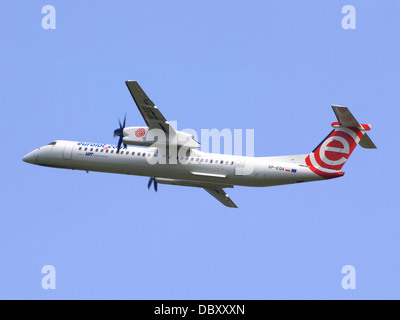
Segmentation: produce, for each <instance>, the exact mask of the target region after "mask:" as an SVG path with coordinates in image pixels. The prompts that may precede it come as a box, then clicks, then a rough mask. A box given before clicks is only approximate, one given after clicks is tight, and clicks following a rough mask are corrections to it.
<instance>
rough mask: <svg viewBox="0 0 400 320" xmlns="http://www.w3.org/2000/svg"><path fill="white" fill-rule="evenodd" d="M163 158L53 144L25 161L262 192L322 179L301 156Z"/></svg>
mask: <svg viewBox="0 0 400 320" xmlns="http://www.w3.org/2000/svg"><path fill="white" fill-rule="evenodd" d="M167 157H168V156H166V155H165V154H162V153H161V152H160V151H158V152H157V149H155V148H143V147H131V146H128V148H125V149H121V151H120V153H119V154H118V153H117V152H116V147H115V146H113V145H108V144H96V143H83V142H74V141H56V142H55V143H53V144H50V145H47V146H44V147H41V148H39V149H37V150H35V151H32V152H31V153H29V154H28V155H26V156H25V157H24V159H23V160H24V161H26V162H29V163H32V164H37V165H41V166H47V167H55V168H64V169H73V170H84V171H88V172H89V171H97V172H108V173H119V174H128V175H138V176H148V177H157V178H166V179H179V180H190V181H203V182H211V183H216V184H227V185H238V186H253V187H266V186H275V185H284V184H292V183H298V182H307V181H316V180H323V178H321V177H320V176H318V175H317V174H315V173H313V172H312V171H311V170H310V169H309V167H308V166H307V165H305V163H304V158H305V155H299V156H287V157H242V156H233V155H222V154H213V153H204V152H201V151H198V150H192V151H191V153H190V156H186V155H185V156H178V158H177V155H176V154H175V155H174V156H169V160H168V162H169V164H166V162H167V160H166V159H167ZM171 158H172V159H171ZM172 160H173V161H172ZM157 161H158V162H157ZM171 163H172V164H171Z"/></svg>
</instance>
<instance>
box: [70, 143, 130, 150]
mask: <svg viewBox="0 0 400 320" xmlns="http://www.w3.org/2000/svg"><path fill="white" fill-rule="evenodd" d="M78 146H82V147H93V148H108V149H117V146H116V145H112V144H105V143H90V142H78ZM121 149H125V148H124V146H123V145H122V146H121Z"/></svg>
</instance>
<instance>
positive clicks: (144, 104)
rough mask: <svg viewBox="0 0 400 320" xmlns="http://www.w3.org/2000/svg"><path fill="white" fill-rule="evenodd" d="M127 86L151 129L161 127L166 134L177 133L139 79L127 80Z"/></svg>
mask: <svg viewBox="0 0 400 320" xmlns="http://www.w3.org/2000/svg"><path fill="white" fill-rule="evenodd" d="M125 83H126V86H127V87H128V89H129V92H130V93H131V95H132V98H133V100H135V103H136V105H137V107H138V109H139V111H140V114H141V115H142V117H143V119H144V121H145V122H146V124H147V126H148V127H149V129H161V130H162V131H164V132H165V133H166V134H171V133H175V130H174V129H173V128H172V127H171V126H170V125H169V123H168V121H167V120H166V119H165V118H164V116H163V115H162V113H161V112H160V110H158V108H157V107H156V106H155V104H154V103H153V101H151V100H150V99H149V97H148V96H147V95H146V93H145V92H144V91H143V89H142V88H141V87H140V86H139V83H137V81H126V82H125Z"/></svg>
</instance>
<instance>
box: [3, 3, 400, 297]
mask: <svg viewBox="0 0 400 320" xmlns="http://www.w3.org/2000/svg"><path fill="white" fill-rule="evenodd" d="M47 4H51V5H53V6H54V7H55V8H56V10H57V29H56V30H43V29H42V27H41V20H42V17H43V16H44V15H43V14H42V13H41V9H42V7H43V6H44V5H47ZM347 4H352V5H354V6H355V8H356V10H357V11H356V12H357V29H356V30H344V29H342V26H341V20H342V17H343V15H342V13H341V10H342V7H343V6H344V5H347ZM1 9H2V10H0V26H1V32H0V41H1V51H0V64H1V76H0V94H1V101H2V114H3V116H2V117H1V118H0V122H1V126H0V128H1V133H2V138H3V150H2V151H3V152H2V160H1V163H2V168H3V169H2V179H1V181H2V182H1V193H0V196H1V203H2V208H1V214H0V257H1V258H0V298H2V299H14V298H22V299H32V298H33V299H72V298H73V299H89V298H93V299H96V298H98V299H274V298H275V299H279V298H284V299H296V298H301V299H312V298H316V299H371V298H378V299H383V298H389V299H394V298H397V299H398V298H399V297H400V295H399V290H400V289H399V288H400V274H399V272H398V270H400V259H399V255H398V253H399V240H400V236H399V231H398V230H399V225H400V217H399V210H398V207H399V196H398V182H397V181H396V180H397V178H396V177H397V171H398V169H397V164H396V162H395V163H393V164H392V161H393V160H394V161H396V159H397V158H398V156H399V152H398V150H397V143H398V141H397V135H398V133H397V124H398V118H399V117H400V111H399V110H400V109H399V107H398V103H399V97H398V92H399V90H398V88H399V71H400V68H399V67H400V65H399V60H398V57H399V53H400V52H399V51H400V50H399V48H400V47H399V42H398V35H399V30H400V20H399V19H398V17H399V11H400V4H399V3H398V1H394V0H393V1H368V2H366V1H355V0H353V1H351V2H348V1H324V2H322V1H232V0H231V1H223V0H218V1H177V0H173V1H146V2H143V1H98V0H97V1H92V0H90V1H89V0H87V1H84V2H82V1H59V0H46V1H2V3H1ZM128 79H133V80H138V81H139V82H140V84H141V85H142V87H143V88H144V90H145V91H146V92H147V94H148V95H149V96H150V97H151V99H152V100H153V101H154V102H155V103H156V104H157V105H158V106H159V108H160V109H161V111H162V112H163V114H164V115H165V116H166V117H167V118H168V119H169V120H178V122H179V127H180V128H193V129H195V130H200V129H203V128H209V129H212V128H218V129H220V130H222V129H224V128H229V129H248V128H249V129H255V154H256V155H257V156H268V155H271V156H274V155H285V154H297V153H308V152H310V151H311V150H312V149H313V148H314V147H315V146H316V145H317V144H318V143H319V142H320V140H321V139H322V138H324V137H325V136H326V134H327V133H328V132H329V131H330V124H331V122H332V121H334V120H335V117H334V114H333V112H332V110H331V108H330V105H331V104H339V105H345V106H347V107H349V108H350V110H351V111H352V112H353V114H354V115H355V116H356V117H357V119H359V120H360V121H361V122H365V123H371V124H372V125H373V130H372V131H371V133H370V137H371V138H372V139H373V141H374V142H375V143H376V145H377V146H378V150H365V149H362V148H357V149H356V151H355V152H354V154H353V155H352V157H351V159H350V161H349V162H348V163H347V164H346V166H345V167H344V171H346V176H345V177H344V178H341V179H336V180H332V181H327V182H316V183H310V184H302V185H294V186H282V187H275V188H260V189H252V188H240V187H239V188H235V189H234V190H231V191H230V192H229V194H230V195H231V197H232V198H233V200H234V201H235V202H236V203H237V204H238V206H239V207H240V208H239V209H238V210H231V209H227V208H224V207H222V206H221V205H220V204H219V203H218V202H217V201H216V200H215V199H213V198H212V197H210V196H209V195H208V194H207V193H206V192H204V191H203V190H196V189H191V188H180V187H173V186H170V187H169V186H161V187H160V188H159V189H160V190H159V192H158V193H157V194H155V193H154V192H150V191H148V190H147V181H148V180H147V178H141V177H130V176H119V175H111V174H101V173H90V174H86V173H82V172H72V171H67V170H65V171H64V170H56V169H50V168H42V167H36V166H32V165H28V164H26V163H23V162H22V161H21V158H22V157H23V156H24V155H25V154H26V153H28V152H30V151H31V150H33V149H35V148H37V147H39V146H42V145H44V144H47V143H49V142H51V141H52V140H55V139H65V140H84V141H95V142H102V143H115V142H116V141H115V140H114V139H113V138H112V133H113V130H114V129H115V128H117V123H118V117H123V115H124V113H125V112H127V116H128V124H129V125H132V126H133V125H142V124H143V120H142V118H141V116H140V114H139V112H138V111H137V108H136V106H135V105H134V103H133V101H132V99H131V97H130V94H129V92H128V90H127V88H126V87H125V84H124V81H125V80H128ZM349 264H350V265H353V266H354V267H355V268H356V270H357V289H356V290H353V291H345V290H343V289H342V287H341V281H342V277H343V275H342V274H341V270H342V267H343V266H344V265H349ZM44 265H53V266H54V267H55V268H56V270H57V289H56V290H55V291H45V290H43V289H42V287H41V279H42V276H43V275H42V274H41V269H42V267H43V266H44Z"/></svg>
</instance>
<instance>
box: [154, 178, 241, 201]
mask: <svg viewBox="0 0 400 320" xmlns="http://www.w3.org/2000/svg"><path fill="white" fill-rule="evenodd" d="M156 182H157V183H160V184H168V185H174V186H184V187H196V188H203V189H204V190H206V191H207V192H208V193H209V194H211V195H212V196H213V197H214V198H215V199H217V200H218V201H219V202H221V203H222V204H223V205H224V206H227V207H229V208H237V206H236V204H235V203H234V202H233V201H232V200H231V198H229V196H228V195H227V194H226V193H225V191H224V189H223V188H233V185H230V184H224V183H215V182H207V181H195V180H180V179H167V178H156Z"/></svg>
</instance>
